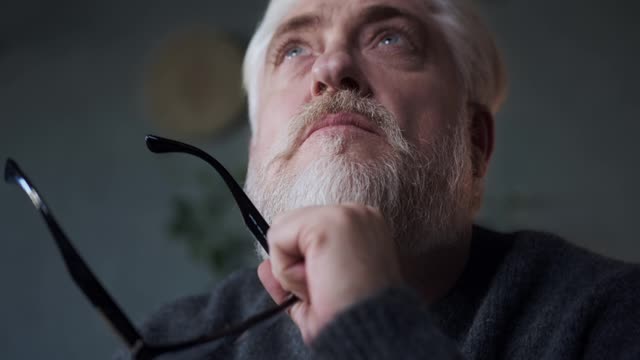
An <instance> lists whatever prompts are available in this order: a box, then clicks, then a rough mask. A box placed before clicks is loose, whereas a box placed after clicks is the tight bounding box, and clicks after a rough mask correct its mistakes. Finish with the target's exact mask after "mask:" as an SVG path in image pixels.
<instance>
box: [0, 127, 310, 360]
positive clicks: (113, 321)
mask: <svg viewBox="0 0 640 360" xmlns="http://www.w3.org/2000/svg"><path fill="white" fill-rule="evenodd" d="M145 142H146V144H147V147H148V148H149V150H150V151H152V152H154V153H170V152H181V153H188V154H191V155H194V156H196V157H198V158H200V159H202V160H205V161H206V162H207V163H209V164H210V165H211V166H212V167H213V168H214V169H215V170H216V171H217V173H218V174H219V175H220V176H221V177H222V178H223V180H224V182H225V184H226V185H227V188H228V189H229V191H230V192H231V193H232V195H233V197H234V199H235V201H236V204H237V205H238V207H239V208H240V211H241V213H242V215H243V218H244V220H245V224H246V225H247V227H248V228H249V230H250V231H251V232H252V234H253V235H254V237H255V238H256V240H257V241H258V242H259V243H260V245H261V246H262V247H263V248H264V250H265V251H266V252H267V253H268V251H269V248H268V244H267V241H266V233H267V231H268V230H269V226H268V224H267V222H266V221H265V220H264V218H263V217H262V215H261V214H260V212H259V211H258V210H257V209H256V207H255V206H254V205H253V203H252V202H251V200H249V198H248V197H247V195H246V194H245V193H244V191H243V190H242V188H241V187H240V185H239V184H238V183H237V182H236V181H235V179H233V177H232V176H231V174H230V173H229V172H228V171H227V170H226V168H225V167H224V166H222V164H221V163H220V162H218V161H217V160H216V159H215V158H214V157H213V156H211V155H209V154H208V153H206V152H205V151H203V150H201V149H199V148H197V147H195V146H192V145H189V144H185V143H182V142H179V141H176V140H171V139H167V138H163V137H159V136H155V135H147V136H146V137H145ZM4 175H5V176H4V177H5V181H6V182H7V183H12V182H13V183H16V184H17V185H18V186H19V187H20V188H22V190H23V191H25V192H26V193H27V195H28V196H29V197H30V198H31V200H32V203H33V205H34V206H35V207H36V208H37V209H38V211H39V213H40V214H41V215H42V217H43V218H44V220H45V222H46V223H47V226H48V228H49V231H50V233H51V234H52V235H53V237H54V240H55V241H56V245H57V246H58V249H59V250H60V252H61V255H62V257H63V261H64V262H65V265H66V267H67V271H68V272H69V274H70V275H71V277H72V279H73V281H74V282H75V283H76V285H77V286H78V287H79V288H80V290H81V291H82V292H83V294H84V295H85V297H87V298H88V299H89V300H90V301H91V303H92V304H93V305H94V307H96V309H97V310H98V311H99V312H100V313H102V314H103V315H104V318H105V320H106V321H107V322H108V323H109V324H110V325H111V326H112V328H113V330H114V332H115V333H116V334H117V335H118V336H120V337H121V338H122V340H123V341H124V342H125V343H126V344H127V345H128V347H129V350H130V351H131V353H132V355H133V356H134V358H136V359H152V358H154V357H156V356H159V355H162V354H165V353H170V352H177V351H181V350H186V349H188V348H191V347H195V346H198V345H203V344H206V343H209V342H212V341H215V340H219V339H222V338H225V337H229V336H234V335H240V334H242V333H243V332H244V331H246V330H248V329H249V328H251V327H253V326H255V325H257V324H258V323H261V322H263V321H264V320H267V319H269V318H271V317H272V316H274V315H276V314H278V313H280V312H282V311H283V310H285V309H287V308H288V307H289V306H291V305H293V304H294V303H295V302H297V301H298V299H297V298H296V297H295V296H293V295H290V296H289V297H288V298H287V299H286V300H285V301H284V302H282V303H281V304H277V305H276V306H274V307H271V308H269V309H267V310H265V311H263V312H260V313H258V314H256V315H253V316H251V317H250V318H248V319H245V320H244V321H241V322H240V323H238V324H236V325H233V326H228V327H225V328H223V329H220V330H219V331H217V332H215V333H213V334H208V335H205V336H201V337H199V338H195V339H190V340H186V341H181V342H176V343H173V344H147V343H146V342H145V341H144V339H143V337H142V336H141V335H140V333H139V332H138V330H137V329H136V328H135V326H134V325H133V323H132V322H131V321H130V320H129V318H128V317H127V316H126V314H125V313H124V311H122V309H121V308H120V306H119V305H118V304H117V303H116V302H115V300H113V298H112V297H111V295H110V293H109V292H108V291H107V290H106V288H105V287H104V286H103V285H102V284H101V283H100V281H99V280H98V278H97V277H96V276H95V275H94V274H93V272H92V271H91V269H90V268H89V266H88V265H87V264H86V262H85V261H84V259H83V258H82V257H81V256H80V254H79V253H78V251H77V250H76V249H75V247H74V246H73V244H72V242H71V241H70V240H69V238H68V237H67V235H66V234H65V233H64V231H63V230H62V227H61V226H60V225H59V223H58V221H57V220H56V219H55V217H54V216H53V214H52V212H51V211H50V210H49V207H48V206H47V204H46V202H45V201H44V199H43V198H42V196H41V195H40V192H39V191H38V190H37V188H36V187H35V186H34V185H33V183H32V182H31V181H30V180H29V178H28V177H27V175H26V174H25V173H24V171H22V170H21V169H20V166H19V165H18V163H17V162H16V161H15V160H13V159H12V158H8V159H7V161H6V164H5V173H4ZM20 179H23V180H24V182H25V183H26V184H27V185H28V188H29V189H30V190H31V191H28V190H27V189H25V188H24V187H23V185H22V184H21V183H20ZM33 194H35V195H36V196H37V197H38V199H39V202H38V203H36V202H35V201H34V198H33V197H32V195H33Z"/></svg>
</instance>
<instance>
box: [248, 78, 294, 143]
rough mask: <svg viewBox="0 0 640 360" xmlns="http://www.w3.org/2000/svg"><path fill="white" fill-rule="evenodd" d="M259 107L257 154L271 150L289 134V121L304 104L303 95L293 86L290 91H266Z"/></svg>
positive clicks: (256, 137) (255, 139) (256, 140)
mask: <svg viewBox="0 0 640 360" xmlns="http://www.w3.org/2000/svg"><path fill="white" fill-rule="evenodd" d="M262 94H264V95H263V97H262V98H261V101H260V103H259V106H258V114H257V117H258V121H257V124H258V126H257V131H256V134H255V136H254V148H255V151H256V152H261V151H265V150H267V149H269V148H270V147H271V146H272V145H273V144H274V143H275V142H276V141H279V140H280V139H282V138H283V137H285V136H286V135H287V133H288V126H289V120H290V119H291V118H292V117H293V116H294V115H295V114H296V113H297V112H298V110H299V109H300V107H301V106H302V104H303V103H304V98H303V94H302V92H301V91H299V90H297V89H296V86H292V87H291V88H289V89H274V90H269V89H265V90H264V91H262Z"/></svg>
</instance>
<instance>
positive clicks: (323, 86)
mask: <svg viewBox="0 0 640 360" xmlns="http://www.w3.org/2000/svg"><path fill="white" fill-rule="evenodd" d="M326 90H327V85H326V84H324V83H321V82H319V83H317V84H316V91H315V92H316V95H322V94H324V92H325V91H326Z"/></svg>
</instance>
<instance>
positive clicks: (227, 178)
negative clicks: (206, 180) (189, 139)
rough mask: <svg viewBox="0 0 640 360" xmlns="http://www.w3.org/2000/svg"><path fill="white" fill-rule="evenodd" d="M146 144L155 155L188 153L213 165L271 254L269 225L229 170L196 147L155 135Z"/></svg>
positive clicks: (263, 246) (255, 233) (247, 221)
mask: <svg viewBox="0 0 640 360" xmlns="http://www.w3.org/2000/svg"><path fill="white" fill-rule="evenodd" d="M145 142H146V144H147V147H148V148H149V150H151V151H152V152H154V153H172V152H181V153H187V154H191V155H194V156H196V157H199V158H201V159H202V160H204V161H206V162H207V163H208V164H209V165H211V166H212V167H213V168H214V169H215V170H216V171H217V172H218V174H220V176H221V177H222V180H224V182H225V184H226V185H227V187H228V188H229V190H230V191H231V194H232V195H233V198H234V199H235V201H236V203H237V204H238V207H239V208H240V212H241V213H242V217H243V218H244V222H245V224H246V225H247V227H248V228H249V230H250V231H251V233H252V234H253V236H254V237H255V238H256V240H257V241H258V242H259V243H260V245H261V246H262V248H263V249H264V250H265V251H266V252H267V254H268V253H269V244H268V243H267V231H269V225H268V224H267V222H266V220H265V219H264V218H263V217H262V215H261V214H260V212H259V211H258V209H256V207H255V206H254V205H253V203H252V202H251V200H249V198H248V197H247V195H246V194H245V193H244V191H243V190H242V188H241V187H240V185H239V184H238V183H237V182H236V181H235V180H234V179H233V176H231V174H229V172H228V171H227V169H225V168H224V166H222V164H220V162H218V160H216V159H215V158H213V157H212V156H211V155H209V154H207V153H206V152H204V151H202V150H200V149H198V148H197V147H195V146H191V145H189V144H185V143H182V142H179V141H175V140H171V139H166V138H162V137H159V136H155V135H147V136H146V137H145Z"/></svg>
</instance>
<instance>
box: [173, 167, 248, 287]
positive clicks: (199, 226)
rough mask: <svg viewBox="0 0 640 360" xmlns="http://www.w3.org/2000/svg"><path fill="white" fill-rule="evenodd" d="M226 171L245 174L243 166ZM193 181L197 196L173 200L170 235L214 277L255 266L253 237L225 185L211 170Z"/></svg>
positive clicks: (239, 178)
mask: <svg viewBox="0 0 640 360" xmlns="http://www.w3.org/2000/svg"><path fill="white" fill-rule="evenodd" d="M232 170H233V171H232ZM229 172H230V173H231V174H232V175H233V177H234V178H235V179H236V180H242V179H244V177H245V175H246V171H245V167H244V166H238V168H236V169H229ZM239 182H240V181H239ZM240 183H241V182H240ZM196 184H197V188H196V190H197V192H198V193H200V194H201V195H198V196H197V198H195V197H194V196H189V195H186V194H178V195H176V196H174V198H173V199H172V212H173V213H172V217H171V220H170V222H169V233H170V234H171V237H172V238H174V239H175V240H176V241H178V242H181V243H183V244H184V245H185V246H186V248H187V250H188V252H189V254H190V256H192V257H193V259H194V260H195V261H197V262H199V263H202V264H204V265H206V266H207V267H208V268H209V270H210V271H211V273H212V275H214V276H218V275H224V274H228V273H230V272H231V271H233V270H235V269H238V268H241V267H246V266H251V265H255V264H256V263H257V260H256V255H255V251H254V246H253V241H254V240H253V238H252V236H251V234H250V233H249V231H248V230H247V229H246V228H245V227H244V223H243V220H242V216H241V214H240V211H239V210H238V208H237V205H236V203H235V201H234V200H233V196H232V195H231V193H230V192H229V190H228V188H227V186H226V185H225V184H224V182H223V181H222V180H221V179H220V178H219V177H217V176H215V174H212V172H211V170H207V171H201V172H198V173H197V174H196Z"/></svg>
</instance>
